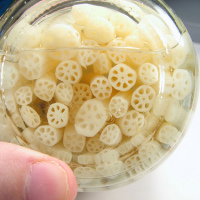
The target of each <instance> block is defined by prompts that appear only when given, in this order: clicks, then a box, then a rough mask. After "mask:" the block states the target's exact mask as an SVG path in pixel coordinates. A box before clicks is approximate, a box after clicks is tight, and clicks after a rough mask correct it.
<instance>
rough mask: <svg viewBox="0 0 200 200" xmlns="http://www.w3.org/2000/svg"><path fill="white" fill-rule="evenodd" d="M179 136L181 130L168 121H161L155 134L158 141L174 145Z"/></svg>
mask: <svg viewBox="0 0 200 200" xmlns="http://www.w3.org/2000/svg"><path fill="white" fill-rule="evenodd" d="M180 136H181V132H180V131H179V130H178V129H177V128H176V127H174V126H172V125H171V124H170V123H163V124H162V125H161V127H160V128H159V130H158V131H157V132H156V134H155V139H157V140H158V141H159V142H161V143H164V144H168V145H170V146H174V145H175V143H176V142H177V141H178V139H179V137H180Z"/></svg>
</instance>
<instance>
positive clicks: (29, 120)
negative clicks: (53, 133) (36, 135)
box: [20, 105, 41, 128]
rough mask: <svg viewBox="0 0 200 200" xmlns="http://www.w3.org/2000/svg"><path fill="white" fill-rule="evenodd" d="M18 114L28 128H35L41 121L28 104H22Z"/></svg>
mask: <svg viewBox="0 0 200 200" xmlns="http://www.w3.org/2000/svg"><path fill="white" fill-rule="evenodd" d="M20 114H21V116H22V119H23V120H24V122H25V123H26V125H27V126H29V127H30V128H37V127H38V126H39V125H40V123H41V120H40V116H39V114H38V113H37V112H36V111H35V110H34V109H33V108H31V107H30V106H25V105H24V106H22V107H21V109H20Z"/></svg>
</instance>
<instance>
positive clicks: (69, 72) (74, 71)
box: [55, 60, 82, 84]
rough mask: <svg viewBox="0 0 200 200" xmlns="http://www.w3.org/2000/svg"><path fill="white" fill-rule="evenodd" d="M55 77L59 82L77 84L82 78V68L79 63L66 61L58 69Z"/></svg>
mask: <svg viewBox="0 0 200 200" xmlns="http://www.w3.org/2000/svg"><path fill="white" fill-rule="evenodd" d="M55 75H56V78H57V79H58V80H60V81H62V82H64V83H70V84H75V83H78V82H79V81H80V80H81V78H82V68H81V66H80V64H79V63H78V62H76V61H73V60H66V61H63V62H61V63H60V64H59V65H58V66H57V67H56V72H55Z"/></svg>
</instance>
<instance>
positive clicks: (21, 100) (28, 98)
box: [15, 86, 33, 105]
mask: <svg viewBox="0 0 200 200" xmlns="http://www.w3.org/2000/svg"><path fill="white" fill-rule="evenodd" d="M32 96H33V92H32V89H31V88H30V87H29V86H23V87H20V88H19V89H18V90H17V91H16V92H15V100H16V103H17V104H19V105H28V104H30V103H31V102H32Z"/></svg>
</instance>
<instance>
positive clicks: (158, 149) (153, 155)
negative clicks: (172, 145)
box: [138, 140, 167, 170]
mask: <svg viewBox="0 0 200 200" xmlns="http://www.w3.org/2000/svg"><path fill="white" fill-rule="evenodd" d="M166 153H167V150H165V149H164V148H162V146H161V145H160V143H159V142H157V141H156V140H151V141H149V142H147V143H146V144H145V145H144V146H142V147H141V149H139V151H138V154H139V156H140V157H141V160H142V163H141V164H142V167H143V169H144V170H147V169H150V168H151V167H152V166H153V165H155V164H156V163H157V162H158V161H159V160H161V159H162V158H163V157H164V156H165V154H166Z"/></svg>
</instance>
